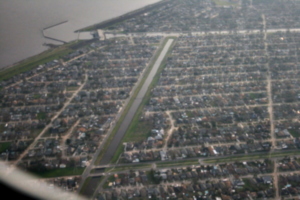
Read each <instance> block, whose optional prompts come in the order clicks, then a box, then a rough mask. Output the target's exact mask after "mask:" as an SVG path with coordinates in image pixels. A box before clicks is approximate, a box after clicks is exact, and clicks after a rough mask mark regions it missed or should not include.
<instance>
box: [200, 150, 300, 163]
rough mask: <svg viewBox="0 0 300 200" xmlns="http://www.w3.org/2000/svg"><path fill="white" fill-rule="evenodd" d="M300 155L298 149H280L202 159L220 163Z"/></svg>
mask: <svg viewBox="0 0 300 200" xmlns="http://www.w3.org/2000/svg"><path fill="white" fill-rule="evenodd" d="M295 155H300V152H299V151H286V152H285V151H282V152H274V153H270V154H267V153H262V154H255V155H241V156H230V157H226V158H212V159H205V160H203V162H204V163H210V164H212V163H222V162H234V161H247V160H257V159H266V158H276V157H284V156H295Z"/></svg>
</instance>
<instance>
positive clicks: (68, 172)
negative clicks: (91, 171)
mask: <svg viewBox="0 0 300 200" xmlns="http://www.w3.org/2000/svg"><path fill="white" fill-rule="evenodd" d="M84 169H85V168H73V167H67V168H62V169H61V168H59V169H51V170H47V171H45V172H32V173H33V175H36V176H38V177H41V178H52V177H60V176H75V175H81V174H82V173H83V171H84Z"/></svg>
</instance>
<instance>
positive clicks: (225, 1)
mask: <svg viewBox="0 0 300 200" xmlns="http://www.w3.org/2000/svg"><path fill="white" fill-rule="evenodd" d="M213 2H214V3H215V4H216V5H217V6H237V4H238V1H235V2H234V1H232V0H213Z"/></svg>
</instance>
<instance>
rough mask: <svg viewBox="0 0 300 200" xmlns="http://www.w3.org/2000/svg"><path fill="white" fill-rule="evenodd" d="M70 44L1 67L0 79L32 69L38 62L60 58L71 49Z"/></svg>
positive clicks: (42, 62)
mask: <svg viewBox="0 0 300 200" xmlns="http://www.w3.org/2000/svg"><path fill="white" fill-rule="evenodd" d="M72 44H73V43H70V44H66V45H62V46H59V47H57V48H54V49H49V50H47V51H44V52H43V53H41V54H38V55H36V56H33V57H30V58H28V59H26V60H24V61H21V62H20V63H18V64H16V65H15V66H12V67H9V68H6V69H3V70H2V71H0V81H2V80H7V79H9V78H11V77H13V76H15V75H18V74H20V73H23V72H26V71H29V70H32V69H34V68H36V67H37V66H38V65H40V64H44V63H46V62H49V61H52V60H55V59H60V58H62V57H63V56H65V55H67V54H69V53H70V52H72V51H73V50H72V49H71V48H70V45H72Z"/></svg>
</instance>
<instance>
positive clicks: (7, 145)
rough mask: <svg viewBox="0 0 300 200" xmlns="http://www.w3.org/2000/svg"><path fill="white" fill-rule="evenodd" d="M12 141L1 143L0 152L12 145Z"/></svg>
mask: <svg viewBox="0 0 300 200" xmlns="http://www.w3.org/2000/svg"><path fill="white" fill-rule="evenodd" d="M10 144H11V142H2V143H0V153H2V152H5V151H6V150H7V149H8V148H9V147H10Z"/></svg>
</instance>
